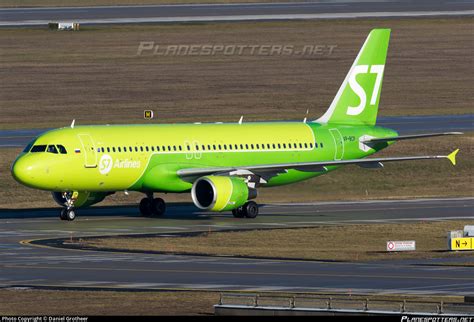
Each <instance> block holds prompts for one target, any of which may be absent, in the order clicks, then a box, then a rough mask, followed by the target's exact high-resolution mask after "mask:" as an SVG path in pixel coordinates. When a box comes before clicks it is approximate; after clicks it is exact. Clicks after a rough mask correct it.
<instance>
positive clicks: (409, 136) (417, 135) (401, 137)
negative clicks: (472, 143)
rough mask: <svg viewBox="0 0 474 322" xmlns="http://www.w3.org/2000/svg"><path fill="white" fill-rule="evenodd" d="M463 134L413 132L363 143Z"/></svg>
mask: <svg viewBox="0 0 474 322" xmlns="http://www.w3.org/2000/svg"><path fill="white" fill-rule="evenodd" d="M460 134H463V133H462V132H442V133H426V134H411V135H400V136H392V137H387V138H371V139H368V140H363V141H361V142H362V143H365V144H368V143H381V142H389V141H400V140H409V139H419V138H427V137H432V136H442V135H460Z"/></svg>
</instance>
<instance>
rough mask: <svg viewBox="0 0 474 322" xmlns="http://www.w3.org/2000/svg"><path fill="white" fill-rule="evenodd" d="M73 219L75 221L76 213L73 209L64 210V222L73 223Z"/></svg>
mask: <svg viewBox="0 0 474 322" xmlns="http://www.w3.org/2000/svg"><path fill="white" fill-rule="evenodd" d="M74 219H76V212H75V211H74V209H66V220H67V221H73V220H74Z"/></svg>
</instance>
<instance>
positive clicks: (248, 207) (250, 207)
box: [243, 201, 258, 218]
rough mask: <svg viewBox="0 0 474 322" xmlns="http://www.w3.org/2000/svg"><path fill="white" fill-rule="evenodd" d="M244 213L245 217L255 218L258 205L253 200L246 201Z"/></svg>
mask: <svg viewBox="0 0 474 322" xmlns="http://www.w3.org/2000/svg"><path fill="white" fill-rule="evenodd" d="M243 209H244V214H245V217H247V218H255V217H257V216H258V205H257V203H256V202H255V201H248V202H247V203H246V204H245V205H244V206H243Z"/></svg>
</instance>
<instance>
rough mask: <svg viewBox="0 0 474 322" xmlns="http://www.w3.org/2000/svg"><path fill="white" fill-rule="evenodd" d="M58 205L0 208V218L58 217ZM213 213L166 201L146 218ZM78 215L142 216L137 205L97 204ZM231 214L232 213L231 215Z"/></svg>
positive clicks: (198, 217)
mask: <svg viewBox="0 0 474 322" xmlns="http://www.w3.org/2000/svg"><path fill="white" fill-rule="evenodd" d="M60 209H61V208H60V207H59V206H58V207H52V208H24V209H10V208H4V209H0V219H31V218H55V217H59V211H60ZM215 215H222V214H212V213H207V212H203V211H200V210H199V209H197V208H196V207H195V206H194V205H193V204H192V203H182V202H181V203H172V202H170V203H167V209H166V214H165V215H164V216H163V217H153V216H152V217H147V218H146V219H156V220H160V219H173V220H193V219H195V220H206V219H210V218H211V217H213V216H215ZM77 216H78V218H80V217H136V218H142V216H141V215H140V213H139V211H138V207H137V205H121V206H98V207H88V208H83V209H82V208H79V209H77ZM231 216H232V215H231ZM144 219H145V218H144Z"/></svg>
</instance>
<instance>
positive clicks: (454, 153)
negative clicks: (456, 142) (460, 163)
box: [447, 149, 459, 165]
mask: <svg viewBox="0 0 474 322" xmlns="http://www.w3.org/2000/svg"><path fill="white" fill-rule="evenodd" d="M458 152H459V149H456V150H454V151H453V152H451V153H450V154H449V155H448V156H447V158H448V159H449V161H451V163H452V164H453V165H456V154H458Z"/></svg>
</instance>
